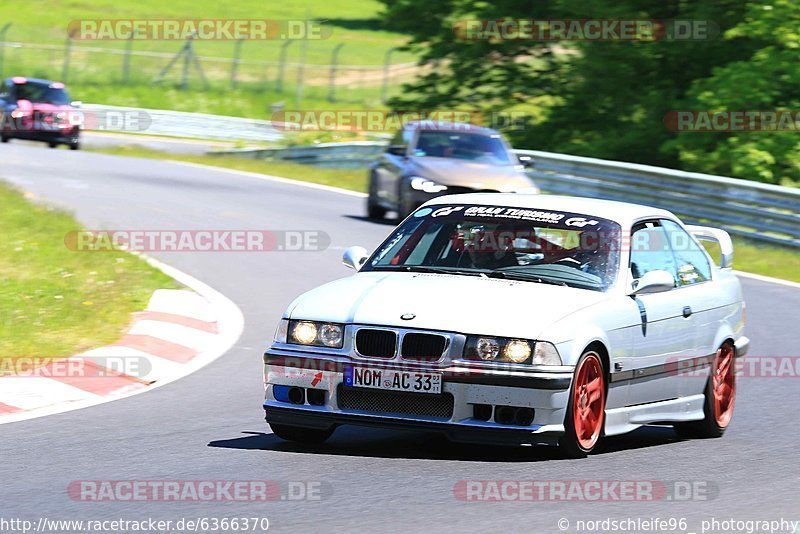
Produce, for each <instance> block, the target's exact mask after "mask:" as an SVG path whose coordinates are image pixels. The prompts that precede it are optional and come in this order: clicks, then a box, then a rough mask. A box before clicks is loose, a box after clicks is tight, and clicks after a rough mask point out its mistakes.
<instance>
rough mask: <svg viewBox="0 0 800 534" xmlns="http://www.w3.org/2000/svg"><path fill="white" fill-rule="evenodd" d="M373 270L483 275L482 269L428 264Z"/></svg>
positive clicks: (387, 266) (376, 268)
mask: <svg viewBox="0 0 800 534" xmlns="http://www.w3.org/2000/svg"><path fill="white" fill-rule="evenodd" d="M372 270H373V271H404V272H407V273H434V274H462V275H465V276H481V275H483V272H482V271H462V270H460V269H451V268H449V267H429V266H427V265H381V266H379V267H374V268H373V269H372Z"/></svg>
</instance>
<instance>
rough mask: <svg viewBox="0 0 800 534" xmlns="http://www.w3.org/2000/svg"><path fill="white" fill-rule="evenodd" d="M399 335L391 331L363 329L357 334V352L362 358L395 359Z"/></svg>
mask: <svg viewBox="0 0 800 534" xmlns="http://www.w3.org/2000/svg"><path fill="white" fill-rule="evenodd" d="M396 346H397V334H396V333H394V332H392V331H390V330H375V329H371V328H362V329H361V330H359V331H358V332H357V333H356V350H357V351H358V353H359V354H361V355H362V356H370V357H373V358H394V355H395V349H396Z"/></svg>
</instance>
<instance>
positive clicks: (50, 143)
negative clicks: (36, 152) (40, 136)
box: [47, 141, 58, 148]
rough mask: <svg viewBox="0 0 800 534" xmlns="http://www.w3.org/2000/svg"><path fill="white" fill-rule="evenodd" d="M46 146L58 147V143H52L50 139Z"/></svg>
mask: <svg viewBox="0 0 800 534" xmlns="http://www.w3.org/2000/svg"><path fill="white" fill-rule="evenodd" d="M47 146H49V147H50V148H58V143H53V142H52V141H51V142H48V143H47Z"/></svg>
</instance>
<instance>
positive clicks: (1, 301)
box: [0, 183, 178, 360]
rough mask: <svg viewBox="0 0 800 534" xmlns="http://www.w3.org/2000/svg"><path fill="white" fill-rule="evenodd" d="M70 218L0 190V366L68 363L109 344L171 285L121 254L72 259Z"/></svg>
mask: <svg viewBox="0 0 800 534" xmlns="http://www.w3.org/2000/svg"><path fill="white" fill-rule="evenodd" d="M80 228H81V227H80V225H79V224H78V222H77V221H76V220H75V219H74V218H73V217H72V216H70V215H68V214H66V213H64V212H61V211H57V210H55V209H53V208H50V207H47V206H44V205H41V204H38V203H35V202H31V201H30V200H29V199H26V198H25V195H23V194H21V193H20V192H18V191H16V190H14V189H12V188H10V187H8V186H7V185H5V184H3V183H0V234H2V236H3V239H2V240H0V272H2V273H3V275H2V277H0V360H2V359H4V358H17V357H26V358H30V357H42V358H49V357H68V356H71V355H73V354H76V353H79V352H82V351H85V350H88V349H92V348H95V347H99V346H102V345H106V344H108V343H113V342H114V341H116V340H117V339H119V337H120V336H121V335H122V334H123V333H124V331H125V328H126V327H127V326H128V325H129V322H130V315H131V313H132V312H134V311H139V310H143V309H144V308H145V307H146V306H147V302H148V301H149V299H150V296H151V295H152V293H153V291H154V290H156V289H159V288H175V287H178V286H177V285H176V283H175V282H174V281H173V280H172V279H171V278H169V277H167V276H166V275H165V274H163V273H161V271H158V270H156V269H154V268H153V267H150V266H149V265H147V263H145V262H144V261H143V260H142V259H140V258H137V257H136V256H133V255H132V254H127V253H123V252H102V253H100V252H98V253H86V252H73V251H71V250H69V249H68V248H67V247H66V246H65V244H64V236H65V235H66V234H67V233H68V232H71V231H75V230H79V229H80Z"/></svg>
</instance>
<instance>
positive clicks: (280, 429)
mask: <svg viewBox="0 0 800 534" xmlns="http://www.w3.org/2000/svg"><path fill="white" fill-rule="evenodd" d="M269 426H270V428H272V432H273V433H274V434H275V435H276V436H278V437H279V438H281V439H283V440H286V441H294V442H297V443H305V444H317V443H323V442H324V441H325V440H326V439H328V438H329V437H331V434H333V430H334V429H333V428H329V429H327V430H320V429H317V428H303V427H299V426H291V425H280V424H277V423H270V424H269Z"/></svg>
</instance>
